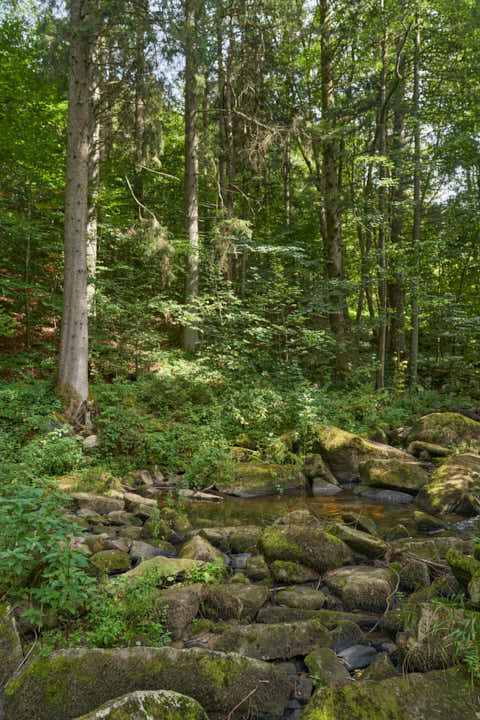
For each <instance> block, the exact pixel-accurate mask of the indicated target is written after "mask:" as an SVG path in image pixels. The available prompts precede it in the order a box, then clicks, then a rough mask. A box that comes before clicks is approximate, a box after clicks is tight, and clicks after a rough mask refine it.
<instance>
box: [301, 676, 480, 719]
mask: <svg viewBox="0 0 480 720" xmlns="http://www.w3.org/2000/svg"><path fill="white" fill-rule="evenodd" d="M479 689H480V688H479V685H478V683H475V684H472V683H471V680H470V678H469V677H468V675H467V674H466V673H463V672H461V671H460V670H458V669H456V668H452V669H451V670H447V671H446V672H441V671H434V672H429V673H426V674H423V675H422V674H411V675H407V676H406V677H404V676H402V675H399V676H397V677H392V678H386V679H385V680H381V681H379V682H378V681H373V680H368V681H365V682H361V683H346V684H344V685H341V686H337V687H329V688H326V689H325V691H324V692H322V693H321V695H318V696H316V695H315V696H314V697H313V699H312V701H311V702H310V703H309V705H308V706H307V709H306V710H305V712H304V714H303V716H302V718H303V720H353V718H355V720H401V719H403V718H410V720H476V718H477V712H478V693H479Z"/></svg>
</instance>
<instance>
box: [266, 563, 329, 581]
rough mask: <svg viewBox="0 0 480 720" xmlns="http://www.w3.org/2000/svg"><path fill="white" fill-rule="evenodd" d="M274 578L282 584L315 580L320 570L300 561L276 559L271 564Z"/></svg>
mask: <svg viewBox="0 0 480 720" xmlns="http://www.w3.org/2000/svg"><path fill="white" fill-rule="evenodd" d="M270 570H271V571H272V576H273V579H274V580H275V581H276V582H278V583H282V585H296V584H297V583H307V582H314V581H315V580H318V572H317V571H316V570H312V569H311V568H308V567H305V566H304V565H300V563H296V562H290V561H288V560H275V562H273V563H272V564H271V566H270Z"/></svg>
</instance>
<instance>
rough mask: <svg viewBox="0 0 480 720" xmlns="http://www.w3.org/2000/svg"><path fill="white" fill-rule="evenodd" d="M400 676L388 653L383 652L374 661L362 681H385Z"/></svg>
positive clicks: (363, 675)
mask: <svg viewBox="0 0 480 720" xmlns="http://www.w3.org/2000/svg"><path fill="white" fill-rule="evenodd" d="M395 676H398V673H397V671H396V669H395V665H394V664H393V663H392V661H391V660H390V656H389V654H388V653H386V652H381V653H379V654H378V655H377V657H376V658H374V659H373V660H372V662H371V663H370V665H369V666H368V667H367V669H366V670H365V672H364V673H363V674H362V677H361V680H362V681H363V680H385V678H390V677H395Z"/></svg>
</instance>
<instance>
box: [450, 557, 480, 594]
mask: <svg viewBox="0 0 480 720" xmlns="http://www.w3.org/2000/svg"><path fill="white" fill-rule="evenodd" d="M447 562H448V564H449V565H450V569H451V571H452V573H453V575H454V576H455V578H456V579H457V581H458V583H459V584H460V585H461V587H462V588H463V589H464V590H466V589H467V588H468V586H469V584H470V582H471V581H472V580H473V579H474V578H480V562H479V561H478V560H475V558H473V557H471V556H470V555H464V554H463V553H461V552H458V550H449V551H448V553H447Z"/></svg>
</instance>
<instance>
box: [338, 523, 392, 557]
mask: <svg viewBox="0 0 480 720" xmlns="http://www.w3.org/2000/svg"><path fill="white" fill-rule="evenodd" d="M326 531H327V532H328V533H330V534H331V535H335V537H338V538H340V540H343V542H344V543H346V544H347V545H348V547H349V548H351V550H353V552H355V553H360V554H361V555H365V556H366V557H371V558H376V557H381V556H382V555H385V552H386V550H387V544H386V543H385V542H384V541H383V540H381V539H380V538H379V537H374V536H373V535H370V534H369V533H366V532H363V531H362V530H356V529H355V528H353V527H350V526H349V525H343V524H342V523H333V524H332V525H327V527H326Z"/></svg>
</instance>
